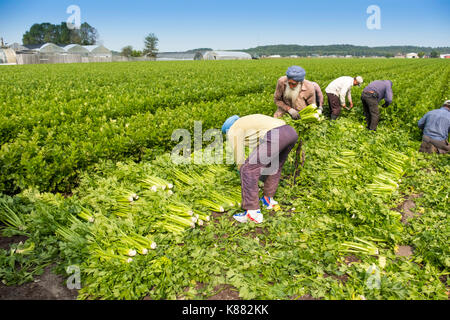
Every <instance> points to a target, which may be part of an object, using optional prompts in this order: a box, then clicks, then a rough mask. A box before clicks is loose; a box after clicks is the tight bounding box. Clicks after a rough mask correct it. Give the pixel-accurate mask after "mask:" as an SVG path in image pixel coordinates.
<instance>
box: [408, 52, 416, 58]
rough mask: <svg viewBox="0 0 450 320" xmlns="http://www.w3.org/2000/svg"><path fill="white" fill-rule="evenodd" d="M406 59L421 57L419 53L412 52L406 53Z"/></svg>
mask: <svg viewBox="0 0 450 320" xmlns="http://www.w3.org/2000/svg"><path fill="white" fill-rule="evenodd" d="M406 59H419V55H418V54H417V53H414V52H411V53H408V54H407V55H406Z"/></svg>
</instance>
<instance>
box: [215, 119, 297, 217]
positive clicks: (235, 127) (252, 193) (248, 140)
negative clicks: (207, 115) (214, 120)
mask: <svg viewBox="0 0 450 320" xmlns="http://www.w3.org/2000/svg"><path fill="white" fill-rule="evenodd" d="M222 132H223V133H225V134H227V139H228V142H229V143H230V145H231V147H232V149H233V155H234V159H235V161H236V165H237V166H238V170H239V171H240V175H241V187H242V208H243V209H244V210H245V211H244V212H243V213H238V214H235V215H234V216H233V217H234V219H236V220H237V221H239V222H247V221H248V220H251V221H253V222H256V223H261V222H263V215H262V213H261V210H260V206H259V201H261V202H262V203H263V205H264V206H265V207H266V209H269V210H270V209H272V208H273V206H274V205H277V204H278V203H277V202H276V201H275V200H274V196H275V193H276V191H277V188H278V184H279V182H280V177H281V170H282V168H283V165H284V163H285V162H286V159H287V158H288V155H289V152H290V151H291V150H292V148H294V146H295V144H296V143H297V140H298V135H297V132H296V131H295V129H294V128H292V127H291V126H289V125H286V123H285V122H284V121H283V120H281V119H276V118H272V117H269V116H265V115H262V114H253V115H249V116H245V117H242V118H239V117H238V116H233V117H230V118H228V119H227V120H226V121H225V123H224V124H223V126H222ZM245 147H249V148H250V150H252V152H251V153H250V155H249V157H248V159H245ZM262 175H264V176H267V178H266V180H265V182H264V195H263V197H262V198H259V188H258V180H259V178H260V177H261V176H262Z"/></svg>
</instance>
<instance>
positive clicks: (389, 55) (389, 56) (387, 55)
mask: <svg viewBox="0 0 450 320" xmlns="http://www.w3.org/2000/svg"><path fill="white" fill-rule="evenodd" d="M385 57H386V58H393V57H395V55H394V54H393V53H387V54H386V55H385Z"/></svg>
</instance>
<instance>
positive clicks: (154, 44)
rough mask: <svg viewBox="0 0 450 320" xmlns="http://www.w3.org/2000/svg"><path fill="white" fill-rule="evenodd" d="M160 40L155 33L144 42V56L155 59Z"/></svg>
mask: <svg viewBox="0 0 450 320" xmlns="http://www.w3.org/2000/svg"><path fill="white" fill-rule="evenodd" d="M158 42H159V39H158V37H157V36H156V35H155V34H154V33H150V34H149V35H148V36H146V37H145V40H144V46H145V48H144V52H143V53H144V55H146V56H149V57H152V58H155V57H156V54H157V53H158Z"/></svg>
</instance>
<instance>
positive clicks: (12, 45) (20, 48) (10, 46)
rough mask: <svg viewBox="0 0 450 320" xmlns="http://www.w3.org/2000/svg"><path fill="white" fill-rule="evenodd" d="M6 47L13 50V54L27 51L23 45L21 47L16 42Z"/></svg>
mask: <svg viewBox="0 0 450 320" xmlns="http://www.w3.org/2000/svg"><path fill="white" fill-rule="evenodd" d="M8 47H9V48H11V49H13V50H14V51H15V52H17V51H24V50H27V48H26V47H24V46H23V45H21V44H19V43H17V42H14V43H13V44H11V45H9V46H8Z"/></svg>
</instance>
